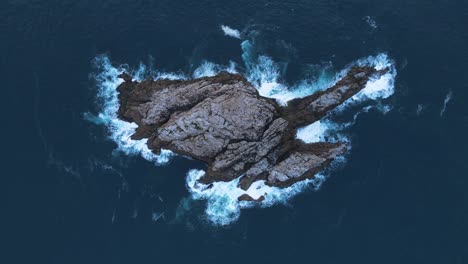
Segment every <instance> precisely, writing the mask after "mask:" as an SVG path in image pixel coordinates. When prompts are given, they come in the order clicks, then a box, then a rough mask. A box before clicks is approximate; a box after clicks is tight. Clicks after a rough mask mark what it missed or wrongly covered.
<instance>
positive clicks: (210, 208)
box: [186, 170, 325, 225]
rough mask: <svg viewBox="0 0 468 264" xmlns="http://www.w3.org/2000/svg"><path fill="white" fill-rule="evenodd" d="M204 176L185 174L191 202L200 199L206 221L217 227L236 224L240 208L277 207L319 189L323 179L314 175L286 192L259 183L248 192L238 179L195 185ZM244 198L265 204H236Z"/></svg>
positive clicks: (190, 172)
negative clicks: (248, 197) (202, 201)
mask: <svg viewBox="0 0 468 264" xmlns="http://www.w3.org/2000/svg"><path fill="white" fill-rule="evenodd" d="M203 175H205V172H204V171H203V170H191V171H189V172H188V174H187V181H186V182H187V187H188V189H189V190H190V192H191V194H192V197H193V198H194V199H198V200H200V199H203V200H206V201H207V207H206V211H205V212H206V216H207V219H208V221H210V222H211V223H213V224H216V225H227V224H230V223H232V222H233V221H235V220H237V219H238V218H239V216H240V211H241V209H243V208H250V207H253V206H257V205H258V206H261V207H268V206H272V205H274V204H277V203H285V202H287V201H288V199H289V198H291V197H292V196H294V195H295V194H297V193H299V192H301V191H302V190H303V189H304V188H306V187H309V186H312V187H314V188H315V189H318V188H320V186H321V184H322V183H323V181H325V177H324V176H322V175H316V177H315V178H314V179H307V180H304V181H301V182H297V183H295V184H294V185H292V186H290V187H287V188H283V189H281V188H277V187H271V186H268V185H266V184H265V182H264V181H263V180H262V181H256V182H254V183H253V184H252V185H251V186H250V187H249V189H248V190H247V191H244V190H242V189H241V188H239V187H238V182H239V179H238V178H237V179H234V180H232V181H229V182H215V183H213V184H212V185H210V186H208V185H205V184H202V183H200V182H198V180H199V179H200V178H201V177H203ZM243 194H248V195H249V196H251V197H252V198H254V199H258V198H260V197H261V196H264V197H265V200H264V201H263V202H261V203H260V204H258V203H257V202H248V201H240V202H239V201H238V200H237V198H238V197H239V196H241V195H243Z"/></svg>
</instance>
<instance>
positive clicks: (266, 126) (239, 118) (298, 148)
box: [117, 66, 388, 200]
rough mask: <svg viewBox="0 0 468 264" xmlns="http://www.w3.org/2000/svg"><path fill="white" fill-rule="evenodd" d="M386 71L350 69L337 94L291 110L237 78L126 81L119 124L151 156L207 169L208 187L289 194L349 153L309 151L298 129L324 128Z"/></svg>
mask: <svg viewBox="0 0 468 264" xmlns="http://www.w3.org/2000/svg"><path fill="white" fill-rule="evenodd" d="M387 71H388V69H384V70H379V71H378V70H375V69H374V68H372V67H358V66H355V67H352V68H350V69H349V70H348V72H347V73H346V74H345V75H344V77H343V78H342V79H340V80H339V81H338V82H336V83H335V84H334V85H333V86H332V87H330V88H328V89H326V90H323V91H320V92H317V93H315V94H312V95H309V96H306V97H304V98H298V99H294V100H291V101H289V102H288V105H287V106H281V105H279V104H278V103H277V102H276V101H275V100H273V99H271V98H267V97H263V96H261V95H259V93H258V91H257V90H256V89H255V88H254V87H253V86H252V84H250V83H249V82H248V81H247V80H246V79H245V78H244V77H243V76H241V75H239V74H230V73H226V72H222V73H219V74H218V75H216V76H213V77H204V78H199V79H193V80H152V79H147V80H144V81H141V82H136V81H133V79H132V76H130V75H129V74H127V73H122V74H121V75H120V76H119V77H120V78H122V79H123V80H124V82H123V83H121V84H120V86H119V87H118V88H117V89H118V92H119V103H120V107H119V110H118V116H119V118H120V119H122V120H125V121H128V122H135V123H136V124H137V125H138V128H137V129H136V131H135V133H134V134H133V135H132V138H133V139H143V138H146V139H148V141H147V144H148V147H149V148H150V149H151V150H152V151H153V152H155V153H159V152H160V151H161V149H168V150H171V151H173V152H175V153H177V154H181V155H185V156H189V157H191V158H194V159H197V160H200V161H203V162H205V163H206V164H207V168H206V173H205V175H204V176H203V178H201V179H200V181H201V182H203V183H205V184H210V183H213V182H217V181H231V180H233V179H235V178H238V177H241V178H240V179H239V185H240V187H241V188H242V189H244V190H247V189H248V188H249V187H250V185H251V184H252V183H253V182H255V181H258V180H264V181H265V183H266V184H267V185H270V186H277V187H280V188H283V187H287V186H290V185H291V184H294V183H295V182H298V181H301V180H304V179H307V178H313V177H314V176H315V174H316V173H318V172H320V171H321V170H323V169H324V168H325V167H326V166H327V165H329V164H330V163H331V162H332V161H333V160H334V159H335V158H336V157H337V156H340V155H342V154H344V153H345V152H346V151H347V144H346V143H342V142H339V143H328V142H319V143H311V144H307V143H304V142H303V141H301V140H298V139H296V130H297V128H300V127H302V126H305V125H308V124H311V123H313V122H315V121H317V120H320V119H321V118H323V117H324V116H325V115H326V114H327V113H328V112H330V111H331V110H333V109H335V108H336V107H337V106H339V105H340V104H342V103H343V102H344V101H346V100H347V99H349V98H350V97H352V96H353V95H355V94H356V93H358V92H359V91H361V90H362V89H363V88H364V87H365V86H366V84H367V81H368V80H369V78H371V77H374V76H375V77H378V76H381V75H383V74H385V73H386V72H387ZM239 199H240V200H253V198H252V197H250V196H248V195H243V196H241V197H239ZM260 199H262V198H260Z"/></svg>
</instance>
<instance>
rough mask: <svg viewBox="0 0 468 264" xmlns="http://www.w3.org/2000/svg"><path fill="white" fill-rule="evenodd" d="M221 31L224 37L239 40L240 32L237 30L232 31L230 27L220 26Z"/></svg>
mask: <svg viewBox="0 0 468 264" xmlns="http://www.w3.org/2000/svg"><path fill="white" fill-rule="evenodd" d="M221 30H222V31H223V32H224V35H226V36H229V37H233V38H236V39H240V38H241V34H240V31H239V30H237V29H234V28H231V27H228V26H225V25H221Z"/></svg>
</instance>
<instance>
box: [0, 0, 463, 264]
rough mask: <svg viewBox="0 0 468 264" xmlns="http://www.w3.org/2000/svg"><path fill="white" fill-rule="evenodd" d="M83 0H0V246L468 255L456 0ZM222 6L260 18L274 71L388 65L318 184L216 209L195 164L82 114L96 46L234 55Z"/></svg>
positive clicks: (135, 255) (183, 57)
mask: <svg viewBox="0 0 468 264" xmlns="http://www.w3.org/2000/svg"><path fill="white" fill-rule="evenodd" d="M95 2H96V1H33V0H5V1H4V2H3V3H2V5H1V8H0V70H1V71H0V72H1V74H2V82H1V83H2V96H1V100H2V103H1V107H2V115H1V116H2V119H1V120H2V124H3V126H2V137H1V138H2V139H3V143H2V146H3V151H2V152H3V155H2V172H1V175H2V184H1V185H0V186H1V188H2V189H1V193H2V195H5V196H4V198H2V200H3V201H6V203H5V205H4V206H2V211H1V212H2V214H1V219H2V220H3V221H2V222H4V223H3V224H2V229H3V230H2V233H1V235H0V237H1V238H2V240H3V246H2V247H1V251H0V252H2V253H1V254H0V257H1V258H2V259H3V260H2V261H1V262H2V263H187V262H191V263H200V262H206V263H239V262H243V263H251V262H256V263H284V262H285V261H289V262H294V263H296V262H305V263H467V262H468V195H467V192H466V190H467V188H468V178H467V177H468V174H467V171H468V160H467V157H468V156H467V152H466V149H467V147H468V143H467V142H466V135H468V133H467V132H468V108H467V107H466V102H467V101H468V84H467V83H468V75H467V73H466V65H467V64H468V52H467V49H466V48H467V47H468V29H467V27H466V25H467V24H468V3H467V2H466V1H431V2H428V1H421V0H415V1H397V0H394V1H385V2H381V3H379V2H375V1H366V0H347V1H344V0H340V1H231V2H225V1H179V2H174V1H147V0H133V1H127V0H125V1H123V0H120V1H117V0H116V1H100V2H99V3H95ZM367 16H370V18H371V19H372V20H374V21H375V23H376V27H373V26H372V23H368V19H366V17H367ZM221 24H226V25H229V26H231V27H233V28H237V29H240V30H243V32H252V31H255V32H258V34H259V35H258V36H257V37H256V49H258V52H261V53H264V54H268V55H269V56H271V57H272V58H274V59H275V60H276V61H279V62H283V63H284V64H285V65H286V64H287V68H285V69H284V73H283V76H284V80H283V81H284V82H290V83H293V82H294V81H296V80H299V79H301V78H303V77H304V74H305V73H304V67H305V66H304V65H313V67H319V68H320V67H325V66H324V65H329V64H330V63H331V64H332V65H333V67H334V68H336V69H341V68H343V67H344V66H345V65H346V64H347V63H350V62H352V61H354V60H356V59H358V58H362V57H366V56H369V55H374V54H377V53H380V52H386V53H387V54H388V55H389V56H390V57H391V58H392V59H393V60H394V61H395V64H396V68H397V70H398V76H397V78H396V83H395V94H394V95H393V96H392V97H391V98H390V99H389V100H388V101H387V103H388V104H390V105H391V106H392V107H393V110H392V111H390V112H389V113H387V114H385V115H383V114H381V113H379V112H376V111H370V112H369V113H367V114H365V115H361V116H360V117H359V122H357V123H356V124H355V125H354V126H353V127H352V128H350V129H349V131H348V134H349V136H350V137H351V139H352V142H353V150H352V153H351V154H350V155H348V156H347V159H348V162H347V163H346V164H344V165H343V166H342V168H341V169H339V170H337V171H335V172H333V174H332V175H330V176H331V177H330V178H329V179H328V180H327V181H326V182H325V184H324V185H323V186H322V188H321V190H319V191H317V192H314V191H312V190H310V191H305V192H303V193H302V194H300V195H298V196H296V197H295V198H293V199H292V200H290V201H289V202H288V204H287V205H277V206H274V207H270V208H265V209H260V208H256V209H251V210H244V211H243V212H242V215H241V217H240V219H239V220H238V221H237V222H235V223H233V224H231V225H229V226H227V227H216V226H213V225H210V224H209V223H208V222H207V221H206V220H205V219H204V216H203V210H204V204H203V202H202V201H192V200H191V199H190V195H189V193H188V191H187V188H186V187H185V176H186V172H187V171H188V170H189V169H191V168H202V165H201V164H199V163H197V162H195V161H189V160H186V159H183V158H175V159H174V160H173V161H172V162H171V164H170V165H169V166H162V167H156V166H154V165H153V164H152V163H150V162H147V161H145V160H144V159H142V158H140V157H137V156H136V157H129V156H127V155H122V154H119V153H115V151H113V150H114V149H115V147H116V145H115V143H113V142H112V141H110V140H108V139H107V131H106V129H105V128H104V127H102V126H96V125H95V124H92V123H90V122H88V121H86V120H85V119H84V118H83V114H84V113H86V112H92V113H97V112H98V111H99V103H98V102H96V83H95V81H94V79H93V78H92V76H91V75H92V74H93V73H95V71H96V69H95V68H93V64H92V61H93V59H94V58H95V57H96V56H98V55H101V54H107V55H108V56H109V57H110V58H111V59H112V61H113V62H114V63H117V64H120V63H128V64H129V65H131V66H132V67H136V66H137V65H138V64H139V63H140V62H144V63H145V64H147V65H154V67H157V68H158V69H161V70H166V71H175V72H177V71H179V72H190V71H192V70H193V69H194V68H195V67H197V66H198V65H199V64H200V63H201V62H202V61H203V60H210V61H213V62H216V63H220V64H227V63H228V62H229V60H233V61H235V62H237V63H239V64H242V59H241V54H242V51H241V48H240V45H239V44H240V42H239V41H238V40H236V39H233V38H229V37H226V36H224V35H223V33H222V31H221V30H220V28H219V27H220V25H221ZM314 65H315V66H314ZM313 67H312V68H313ZM448 94H451V95H452V97H451V100H449V101H448V103H447V104H446V108H445V111H444V112H443V113H442V114H441V111H442V109H443V105H444V99H445V98H446V96H447V95H448ZM418 105H420V106H419V108H420V109H422V110H421V111H419V114H418ZM155 211H157V212H164V213H165V217H164V219H163V218H161V219H159V220H158V221H156V222H154V221H152V213H153V212H155Z"/></svg>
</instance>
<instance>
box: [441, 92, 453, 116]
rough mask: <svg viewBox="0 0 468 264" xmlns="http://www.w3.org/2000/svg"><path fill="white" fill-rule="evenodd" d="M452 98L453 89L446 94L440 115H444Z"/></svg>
mask: <svg viewBox="0 0 468 264" xmlns="http://www.w3.org/2000/svg"><path fill="white" fill-rule="evenodd" d="M450 100H452V91H449V92H448V93H447V95H446V96H445V99H444V105H443V106H442V109H441V110H440V116H443V115H444V113H445V110H447V104H448V103H449V102H450Z"/></svg>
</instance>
